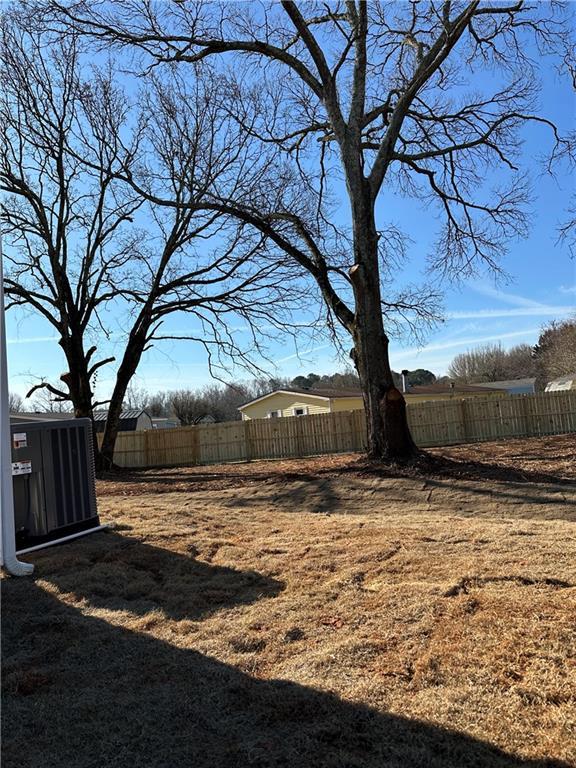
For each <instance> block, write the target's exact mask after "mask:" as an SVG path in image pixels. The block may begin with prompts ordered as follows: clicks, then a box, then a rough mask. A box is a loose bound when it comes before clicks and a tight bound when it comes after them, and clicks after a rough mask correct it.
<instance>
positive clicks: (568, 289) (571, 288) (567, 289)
mask: <svg viewBox="0 0 576 768" xmlns="http://www.w3.org/2000/svg"><path fill="white" fill-rule="evenodd" d="M558 290H559V291H560V293H576V285H561V286H560V288H558Z"/></svg>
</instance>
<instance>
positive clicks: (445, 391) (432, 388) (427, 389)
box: [405, 384, 497, 395]
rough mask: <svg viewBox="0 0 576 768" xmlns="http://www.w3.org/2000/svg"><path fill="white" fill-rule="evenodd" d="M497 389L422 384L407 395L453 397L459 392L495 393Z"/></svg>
mask: <svg viewBox="0 0 576 768" xmlns="http://www.w3.org/2000/svg"><path fill="white" fill-rule="evenodd" d="M495 389H497V387H485V386H484V385H481V384H454V386H453V387H451V386H450V384H420V385H418V386H416V387H410V388H409V389H408V392H406V393H405V394H407V395H451V394H454V395H455V394H458V393H459V392H482V391H485V392H494V390H495Z"/></svg>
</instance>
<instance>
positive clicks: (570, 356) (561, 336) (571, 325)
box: [534, 315, 576, 389]
mask: <svg viewBox="0 0 576 768" xmlns="http://www.w3.org/2000/svg"><path fill="white" fill-rule="evenodd" d="M534 360H535V364H536V371H537V376H538V378H537V385H538V388H539V389H543V388H544V387H545V386H546V384H547V383H548V382H549V381H551V380H552V379H555V378H558V377H560V376H566V375H569V374H572V373H573V374H575V375H576V315H575V316H574V317H573V318H571V319H567V320H562V321H553V322H551V323H549V324H548V325H547V326H545V327H544V328H543V329H542V332H541V333H540V336H539V338H538V342H537V344H536V346H535V347H534Z"/></svg>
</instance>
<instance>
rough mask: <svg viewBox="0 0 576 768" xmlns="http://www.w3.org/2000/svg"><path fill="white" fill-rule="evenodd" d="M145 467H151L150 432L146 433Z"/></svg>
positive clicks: (146, 431)
mask: <svg viewBox="0 0 576 768" xmlns="http://www.w3.org/2000/svg"><path fill="white" fill-rule="evenodd" d="M144 466H145V467H149V466H150V437H149V432H148V430H145V432H144Z"/></svg>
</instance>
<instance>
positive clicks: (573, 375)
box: [548, 373, 576, 384]
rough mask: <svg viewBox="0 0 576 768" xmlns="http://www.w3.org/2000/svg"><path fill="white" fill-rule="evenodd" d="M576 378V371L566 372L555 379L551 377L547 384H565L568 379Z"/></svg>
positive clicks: (573, 379)
mask: <svg viewBox="0 0 576 768" xmlns="http://www.w3.org/2000/svg"><path fill="white" fill-rule="evenodd" d="M575 380H576V373H567V374H566V375H565V376H558V378H557V379H552V381H549V382H548V384H567V383H568V382H569V381H575Z"/></svg>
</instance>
